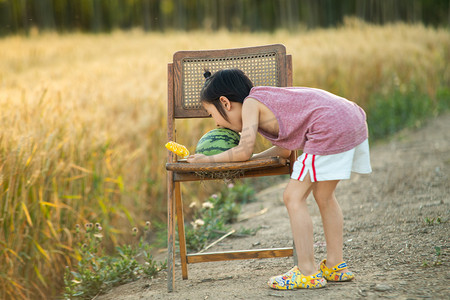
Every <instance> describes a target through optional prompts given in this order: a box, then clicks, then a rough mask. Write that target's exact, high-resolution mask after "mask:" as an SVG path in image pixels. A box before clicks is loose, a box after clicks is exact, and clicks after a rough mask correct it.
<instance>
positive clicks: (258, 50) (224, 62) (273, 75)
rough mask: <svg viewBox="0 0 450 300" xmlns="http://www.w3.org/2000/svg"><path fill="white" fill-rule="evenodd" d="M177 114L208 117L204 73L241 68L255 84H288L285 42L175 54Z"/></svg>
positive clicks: (178, 115)
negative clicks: (202, 100) (204, 103)
mask: <svg viewBox="0 0 450 300" xmlns="http://www.w3.org/2000/svg"><path fill="white" fill-rule="evenodd" d="M173 59H174V62H173V67H174V98H175V115H174V117H175V118H196V117H207V116H208V114H207V113H206V111H205V110H204V109H203V108H202V105H201V103H200V90H201V88H202V87H203V85H204V83H205V78H204V77H203V73H204V72H205V70H209V71H210V72H211V73H212V74H214V73H215V72H217V71H219V70H223V69H231V68H238V69H241V70H242V71H243V72H244V73H245V74H246V75H247V76H248V77H249V78H250V80H251V81H252V82H253V84H254V85H255V86H287V85H288V84H289V83H288V82H287V76H281V74H286V50H285V47H284V46H283V45H270V46H262V47H252V48H240V49H229V50H211V51H179V52H177V53H175V54H174V57H173Z"/></svg>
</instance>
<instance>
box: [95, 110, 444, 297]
mask: <svg viewBox="0 0 450 300" xmlns="http://www.w3.org/2000/svg"><path fill="white" fill-rule="evenodd" d="M371 150H372V151H371V160H372V167H373V173H372V174H371V175H369V176H367V175H364V176H363V175H354V176H353V177H352V179H350V180H347V181H343V182H341V183H340V184H339V186H338V189H337V192H336V194H337V198H338V201H339V202H340V204H341V207H342V210H343V213H344V242H345V245H344V248H345V249H344V255H345V260H346V261H347V263H348V264H349V266H350V268H351V269H352V270H353V271H354V273H355V274H356V280H354V281H352V282H349V283H334V284H332V283H330V284H328V285H327V287H326V288H325V289H320V290H295V291H275V290H271V289H269V288H268V287H267V285H266V282H267V279H268V278H269V277H271V276H273V275H278V274H281V273H284V272H286V271H287V270H289V269H290V268H291V267H292V265H293V259H292V257H291V258H273V259H259V260H241V261H228V262H214V263H200V264H191V265H189V266H188V269H189V279H188V280H182V279H181V271H180V267H179V265H178V267H177V268H176V282H175V284H176V286H175V291H174V292H172V293H167V280H166V274H165V272H164V273H161V274H160V275H159V277H158V278H156V279H153V280H144V279H141V280H139V281H137V282H134V283H131V284H127V285H124V286H120V287H118V288H115V289H114V290H112V291H110V292H109V293H108V294H106V295H103V296H101V297H98V298H97V299H103V300H107V299H108V300H109V299H128V300H131V299H278V298H287V299H294V298H295V299H345V298H350V299H378V298H392V299H423V298H429V299H449V298H450V296H449V295H450V269H449V235H450V226H449V225H450V221H449V216H450V214H449V212H450V178H449V174H450V115H449V114H447V115H444V116H441V117H439V118H437V119H435V120H431V121H429V122H428V124H427V125H426V126H424V127H423V128H421V129H419V130H415V131H412V130H407V131H404V132H402V133H400V134H398V135H396V136H395V137H393V138H392V139H391V140H390V141H388V142H384V143H383V144H377V145H372V149H371ZM285 185H286V183H283V184H280V185H278V186H275V187H271V188H269V189H267V190H264V191H262V192H260V193H259V194H258V201H257V202H255V203H251V204H248V205H246V206H245V207H244V208H243V214H251V213H253V212H258V211H261V210H262V209H263V208H268V210H267V212H266V213H264V214H263V215H260V216H257V217H253V218H251V219H249V220H247V221H244V222H239V223H236V224H235V228H237V229H239V228H240V227H244V228H257V227H260V228H261V229H260V230H259V231H258V232H257V234H256V235H255V236H251V237H246V238H227V239H225V240H224V241H223V242H222V243H220V244H218V245H216V246H214V247H213V248H212V249H210V250H211V251H218V250H231V249H252V248H269V247H287V246H291V245H292V237H291V231H290V228H289V220H288V215H287V212H286V209H285V207H284V205H283V202H282V191H283V187H284V186H285ZM308 201H309V204H310V205H309V207H310V213H311V215H312V218H313V222H314V234H315V255H316V259H317V261H320V260H321V259H323V258H325V257H326V245H325V239H324V236H323V231H322V224H321V219H320V214H319V211H318V209H317V205H316V204H315V202H314V199H312V198H310V199H308Z"/></svg>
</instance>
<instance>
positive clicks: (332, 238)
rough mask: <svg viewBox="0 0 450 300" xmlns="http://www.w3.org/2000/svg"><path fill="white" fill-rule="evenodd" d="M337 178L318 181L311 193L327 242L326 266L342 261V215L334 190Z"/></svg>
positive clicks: (337, 181)
mask: <svg viewBox="0 0 450 300" xmlns="http://www.w3.org/2000/svg"><path fill="white" fill-rule="evenodd" d="M338 183H339V180H333V181H319V182H316V183H314V185H313V195H314V199H315V200H316V202H317V205H318V207H319V210H320V215H321V216H322V223H323V230H324V234H325V240H326V242H327V262H326V264H327V266H328V267H333V266H335V265H337V264H339V263H340V262H342V261H343V254H342V250H343V223H344V221H343V216H342V211H341V207H340V206H339V203H338V202H337V200H336V197H335V194H334V191H335V189H336V186H337V184H338Z"/></svg>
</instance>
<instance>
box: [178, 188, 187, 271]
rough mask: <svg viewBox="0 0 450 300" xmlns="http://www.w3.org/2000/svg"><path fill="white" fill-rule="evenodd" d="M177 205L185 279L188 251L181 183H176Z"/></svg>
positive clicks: (182, 266) (182, 267) (179, 239)
mask: <svg viewBox="0 0 450 300" xmlns="http://www.w3.org/2000/svg"><path fill="white" fill-rule="evenodd" d="M175 207H176V213H177V221H178V241H179V246H180V257H181V274H182V276H183V279H188V271H187V259H186V258H187V253H186V236H185V232H184V214H183V201H182V199H181V187H180V183H179V182H176V183H175Z"/></svg>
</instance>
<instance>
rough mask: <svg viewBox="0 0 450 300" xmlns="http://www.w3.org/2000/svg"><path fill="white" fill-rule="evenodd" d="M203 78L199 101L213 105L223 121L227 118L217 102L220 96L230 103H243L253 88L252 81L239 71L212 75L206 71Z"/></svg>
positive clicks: (220, 72) (229, 70) (227, 70)
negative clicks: (204, 79)
mask: <svg viewBox="0 0 450 300" xmlns="http://www.w3.org/2000/svg"><path fill="white" fill-rule="evenodd" d="M203 76H205V78H206V81H205V85H204V86H203V88H202V90H201V92H200V100H201V101H204V102H206V103H210V104H213V105H214V106H215V107H216V109H217V111H218V112H219V113H220V114H221V116H222V117H223V118H224V119H225V120H228V118H227V115H226V113H225V109H224V108H223V106H222V105H221V103H220V101H219V98H220V96H225V97H227V99H228V100H230V101H231V102H239V103H243V102H244V99H245V98H246V97H247V96H248V95H249V94H250V90H251V89H252V87H253V83H252V81H251V80H250V79H249V78H248V77H247V75H245V74H244V72H242V71H241V70H239V69H225V70H220V71H217V72H216V73H214V74H213V75H211V72H209V71H207V70H206V71H205V73H204V74H203Z"/></svg>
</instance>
